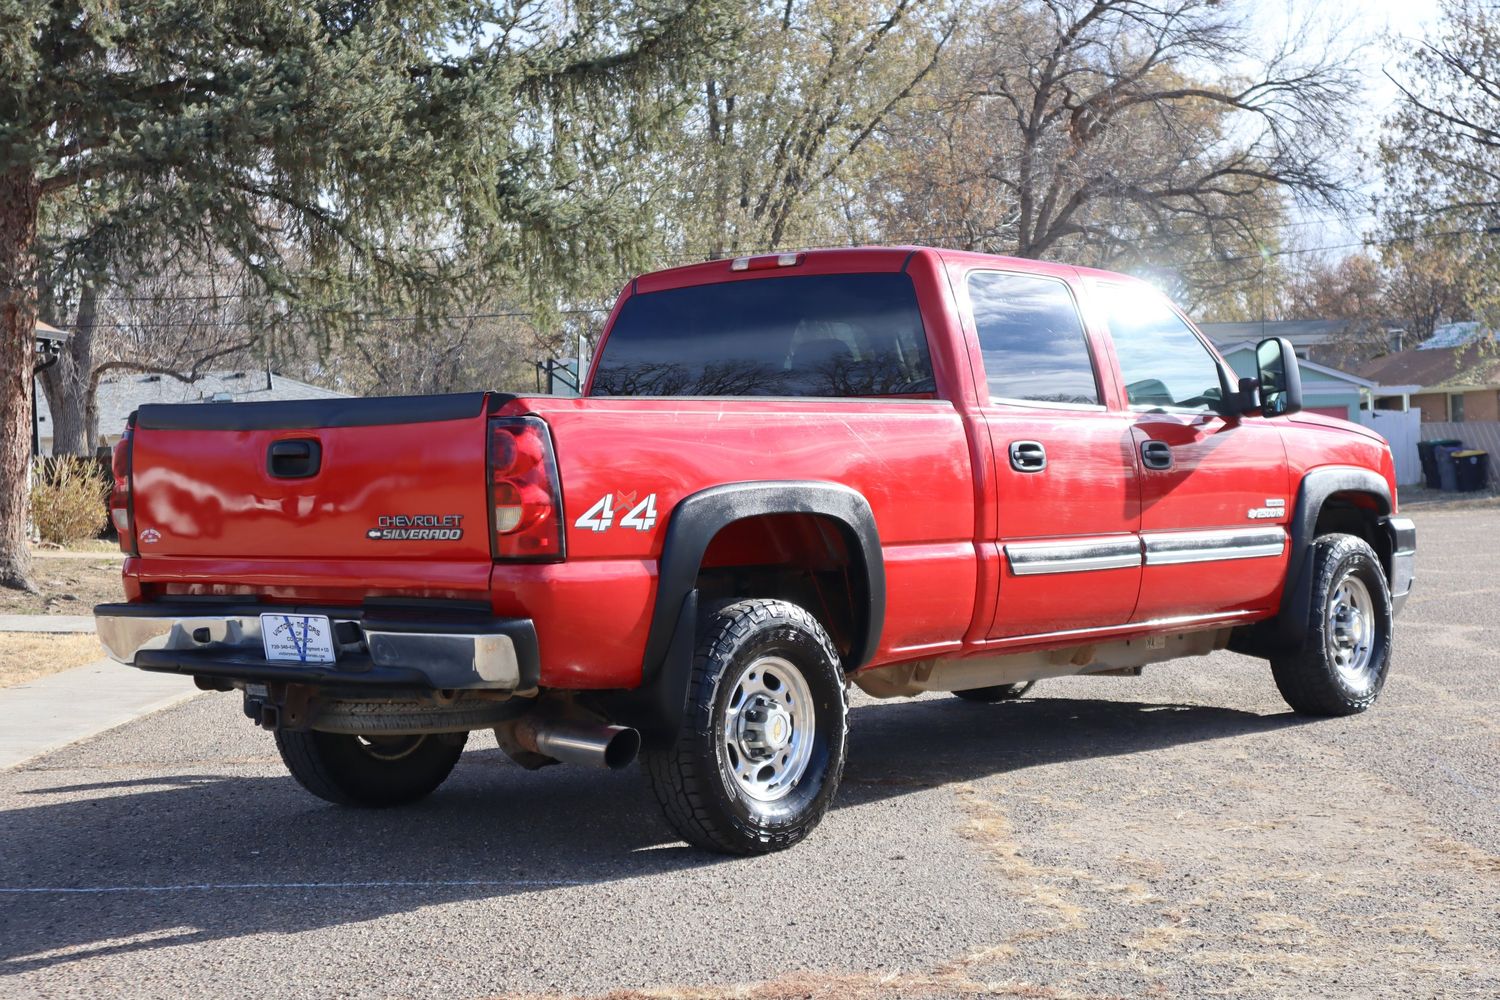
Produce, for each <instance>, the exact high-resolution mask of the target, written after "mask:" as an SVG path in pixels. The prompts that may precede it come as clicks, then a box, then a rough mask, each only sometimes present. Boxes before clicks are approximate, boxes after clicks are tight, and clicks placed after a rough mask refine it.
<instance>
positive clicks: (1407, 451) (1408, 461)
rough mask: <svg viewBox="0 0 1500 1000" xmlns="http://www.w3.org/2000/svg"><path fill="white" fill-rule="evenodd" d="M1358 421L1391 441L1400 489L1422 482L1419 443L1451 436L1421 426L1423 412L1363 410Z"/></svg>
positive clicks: (1427, 426) (1480, 446)
mask: <svg viewBox="0 0 1500 1000" xmlns="http://www.w3.org/2000/svg"><path fill="white" fill-rule="evenodd" d="M1359 422H1360V423H1362V424H1364V425H1365V426H1366V427H1369V428H1370V429H1371V430H1373V431H1375V433H1377V434H1379V435H1380V436H1381V437H1383V438H1385V439H1386V440H1387V441H1389V442H1390V444H1391V457H1392V458H1393V459H1395V461H1396V484H1397V485H1398V486H1414V485H1416V484H1417V483H1420V482H1421V481H1422V460H1421V458H1420V457H1418V455H1417V442H1418V441H1424V440H1427V439H1429V438H1435V437H1447V436H1448V435H1446V434H1434V433H1432V432H1431V431H1430V428H1432V427H1433V426H1434V425H1433V424H1424V423H1422V411H1420V410H1408V411H1406V412H1402V411H1400V410H1361V411H1360V414H1359ZM1443 426H1445V427H1446V426H1448V425H1447V424H1444V425H1443ZM1460 426H1462V425H1460ZM1453 436H1454V437H1457V436H1458V435H1456V434H1455V435H1453ZM1464 443H1465V444H1467V443H1468V438H1464ZM1475 447H1477V448H1482V447H1484V446H1483V445H1475Z"/></svg>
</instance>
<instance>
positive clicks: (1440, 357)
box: [1359, 340, 1500, 424]
mask: <svg viewBox="0 0 1500 1000" xmlns="http://www.w3.org/2000/svg"><path fill="white" fill-rule="evenodd" d="M1428 343H1431V341H1430V340H1429V341H1428ZM1359 374H1360V375H1361V376H1362V377H1364V378H1368V379H1373V380H1375V381H1377V382H1381V383H1384V384H1385V385H1386V388H1385V389H1383V390H1382V391H1381V392H1378V393H1376V396H1377V398H1376V401H1375V405H1376V408H1377V409H1382V410H1404V409H1411V408H1420V409H1421V411H1422V420H1423V421H1424V422H1436V423H1456V424H1461V423H1466V422H1473V421H1500V349H1497V347H1496V346H1495V345H1494V344H1491V343H1475V342H1472V340H1471V342H1469V343H1465V344H1461V345H1459V346H1456V347H1427V346H1426V345H1425V344H1424V345H1423V346H1422V347H1419V348H1414V349H1412V350H1410V351H1397V352H1396V353H1395V354H1387V355H1386V356H1385V357H1382V358H1376V359H1375V360H1373V361H1370V362H1368V363H1366V364H1365V365H1363V366H1362V367H1361V368H1360V369H1359Z"/></svg>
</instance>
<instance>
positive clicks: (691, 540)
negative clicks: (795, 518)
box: [641, 480, 885, 682]
mask: <svg viewBox="0 0 1500 1000" xmlns="http://www.w3.org/2000/svg"><path fill="white" fill-rule="evenodd" d="M766 514H816V515H820V516H823V517H827V518H829V519H830V520H832V521H834V522H835V523H836V524H838V525H839V528H840V530H841V531H842V532H843V534H844V543H845V545H846V546H847V547H848V549H849V553H850V555H851V556H853V558H854V560H855V562H856V563H858V564H859V565H857V566H856V567H855V571H856V572H858V573H861V574H863V577H864V580H865V585H866V593H867V594H868V597H869V599H868V602H867V603H868V607H867V608H866V609H865V614H864V615H863V616H862V617H863V619H864V628H862V629H859V630H857V631H858V634H857V635H856V636H855V637H854V641H853V644H852V648H851V649H850V652H849V662H848V663H846V664H844V667H845V669H847V670H854V669H857V668H858V667H860V666H862V665H864V664H865V663H867V662H868V661H869V659H870V657H872V656H874V655H875V649H876V647H877V646H879V644H880V633H881V630H882V629H883V628H884V627H885V559H884V557H883V556H882V555H881V551H880V533H879V531H878V530H876V527H875V515H874V514H873V513H872V512H871V510H870V503H869V501H868V500H866V499H865V498H864V496H863V495H861V494H860V493H859V492H858V491H857V490H853V489H851V488H849V487H848V486H844V485H841V484H839V483H826V482H817V481H795V480H793V481H780V482H747V483H727V484H725V485H723V486H711V487H709V488H708V489H706V490H700V491H698V492H697V493H692V494H689V495H688V496H686V497H683V498H682V500H680V501H679V502H678V504H677V506H676V507H675V508H674V509H673V511H672V518H671V521H669V522H668V524H667V534H666V539H665V540H664V541H663V543H662V550H661V563H660V567H659V569H658V571H657V578H656V604H655V608H654V610H653V613H652V616H651V630H650V633H649V634H648V635H647V638H646V653H645V656H644V657H643V658H642V663H641V679H642V681H643V682H645V681H649V680H651V678H652V677H653V676H654V675H655V674H656V673H657V672H658V671H660V670H661V669H662V666H663V664H664V663H665V662H666V660H667V652H668V649H669V647H670V646H671V643H672V635H673V633H674V632H675V631H676V629H677V619H678V613H679V609H680V608H681V607H682V603H683V600H684V598H686V597H687V596H688V593H689V592H690V591H692V590H693V589H694V583H695V582H696V581H697V579H698V569H699V567H700V566H701V565H702V564H703V555H704V553H705V552H707V551H708V545H709V543H710V542H712V541H713V539H714V536H715V535H717V534H718V533H719V532H720V531H721V530H723V529H724V528H725V527H726V526H728V525H730V524H732V523H734V522H735V521H743V520H744V519H745V518H749V517H761V516H764V515H766ZM695 624H696V623H695Z"/></svg>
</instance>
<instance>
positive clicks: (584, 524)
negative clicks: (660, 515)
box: [573, 491, 656, 531]
mask: <svg viewBox="0 0 1500 1000" xmlns="http://www.w3.org/2000/svg"><path fill="white" fill-rule="evenodd" d="M616 497H618V498H619V500H620V507H622V508H624V507H628V508H629V510H628V511H627V512H626V514H625V516H624V517H622V518H620V523H619V526H620V527H622V528H634V529H635V530H636V531H650V530H651V529H652V528H654V527H656V494H655V493H648V494H646V499H644V500H642V501H640V502H639V503H637V502H636V499H635V493H634V492H633V491H632V492H630V493H606V494H604V496H602V497H600V498H599V499H598V500H597V501H596V502H595V503H594V505H593V506H592V507H590V508H589V509H588V510H586V511H584V512H583V516H582V517H580V518H579V519H578V520H576V521H574V522H573V527H575V528H587V529H588V530H589V531H608V530H609V529H610V527H611V526H612V525H614V523H615V499H616Z"/></svg>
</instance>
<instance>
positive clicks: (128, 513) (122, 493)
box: [109, 427, 135, 555]
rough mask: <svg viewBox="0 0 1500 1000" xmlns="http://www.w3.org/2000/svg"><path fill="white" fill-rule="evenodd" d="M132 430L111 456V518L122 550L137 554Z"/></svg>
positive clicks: (127, 428) (122, 437) (128, 429)
mask: <svg viewBox="0 0 1500 1000" xmlns="http://www.w3.org/2000/svg"><path fill="white" fill-rule="evenodd" d="M130 431H131V429H130V428H129V427H126V428H125V433H124V434H123V435H122V436H121V437H120V441H119V443H118V444H116V445H115V449H114V451H113V452H112V453H111V457H110V469H111V471H112V472H113V473H114V480H115V481H114V486H113V487H112V488H111V489H110V491H109V519H110V521H111V523H113V524H114V526H115V531H116V532H118V533H119V536H120V551H121V552H128V553H130V554H131V555H134V554H135V527H134V525H133V524H132V520H133V518H132V513H133V511H132V507H131V499H130V437H131V435H130Z"/></svg>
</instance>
